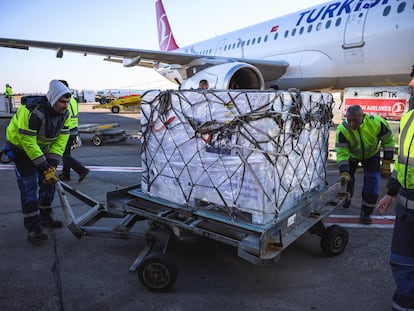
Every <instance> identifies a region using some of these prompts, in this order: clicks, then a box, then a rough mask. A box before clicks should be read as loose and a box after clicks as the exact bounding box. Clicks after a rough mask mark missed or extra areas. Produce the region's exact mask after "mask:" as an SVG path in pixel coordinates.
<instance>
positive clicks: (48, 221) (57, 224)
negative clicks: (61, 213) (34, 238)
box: [41, 215, 63, 228]
mask: <svg viewBox="0 0 414 311" xmlns="http://www.w3.org/2000/svg"><path fill="white" fill-rule="evenodd" d="M41 217H42V226H43V227H48V228H62V226H63V223H62V222H61V221H60V220H55V219H53V218H52V216H50V215H42V216H41Z"/></svg>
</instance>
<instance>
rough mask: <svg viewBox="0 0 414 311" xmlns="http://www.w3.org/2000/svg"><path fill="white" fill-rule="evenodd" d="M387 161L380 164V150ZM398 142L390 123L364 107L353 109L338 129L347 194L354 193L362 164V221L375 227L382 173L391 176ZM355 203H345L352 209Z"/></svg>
mask: <svg viewBox="0 0 414 311" xmlns="http://www.w3.org/2000/svg"><path fill="white" fill-rule="evenodd" d="M381 147H382V148H383V160H382V164H381V165H380V148H381ZM394 148H395V139H394V135H393V133H392V131H391V129H390V126H389V124H388V123H387V121H386V120H384V119H383V118H381V117H380V116H378V115H370V114H365V113H363V111H362V108H361V106H358V105H354V106H350V107H349V108H348V109H347V111H346V120H344V121H343V122H342V123H341V124H340V125H338V127H337V129H336V142H335V150H336V158H337V162H338V168H339V172H340V173H341V178H340V181H341V182H342V183H346V184H347V192H348V193H350V195H351V197H352V195H353V194H354V186H355V171H356V169H357V167H358V164H359V163H361V164H362V167H363V168H364V184H363V188H362V206H361V212H360V222H361V223H363V224H371V222H372V219H371V214H372V212H373V210H374V208H375V205H376V203H377V199H378V192H379V179H380V174H381V176H382V177H384V178H388V177H389V176H390V175H391V162H392V160H393V157H394ZM350 204H351V201H350V200H349V201H347V202H346V203H345V204H344V207H345V208H348V207H349V206H350Z"/></svg>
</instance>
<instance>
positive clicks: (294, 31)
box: [292, 28, 296, 37]
mask: <svg viewBox="0 0 414 311" xmlns="http://www.w3.org/2000/svg"><path fill="white" fill-rule="evenodd" d="M295 34H296V28H293V30H292V37H293V36H294V35H295Z"/></svg>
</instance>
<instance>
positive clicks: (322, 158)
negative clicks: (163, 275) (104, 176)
mask: <svg viewBox="0 0 414 311" xmlns="http://www.w3.org/2000/svg"><path fill="white" fill-rule="evenodd" d="M332 105H333V99H332V95H331V94H325V93H316V92H315V93H314V92H293V91H291V92H289V91H198V90H183V91H166V92H159V93H158V94H156V93H154V92H150V93H149V96H146V95H144V96H143V97H142V102H141V108H142V114H141V116H142V117H141V124H142V131H143V145H142V160H143V166H144V173H143V180H142V189H143V191H144V192H146V193H148V194H149V195H152V196H155V197H160V198H163V199H166V200H170V201H172V202H176V203H178V204H182V205H185V206H188V207H189V208H209V209H212V210H216V211H220V212H225V213H228V214H229V215H231V216H232V217H240V219H246V215H247V219H248V221H251V222H252V223H255V224H264V223H267V222H269V221H272V220H274V219H276V218H277V216H278V215H280V214H281V213H283V212H284V211H288V210H289V209H290V208H294V207H295V206H296V205H297V203H298V202H299V201H300V200H303V198H304V196H306V193H308V192H309V191H311V190H313V189H315V188H318V187H321V186H323V185H324V184H325V177H326V159H327V153H328V150H327V146H328V135H329V124H330V122H331V119H332ZM238 215H242V216H238Z"/></svg>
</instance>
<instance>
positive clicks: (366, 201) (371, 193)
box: [347, 154, 380, 214]
mask: <svg viewBox="0 0 414 311" xmlns="http://www.w3.org/2000/svg"><path fill="white" fill-rule="evenodd" d="M359 163H361V165H362V167H363V169H364V185H363V187H362V206H361V210H362V211H364V212H366V213H369V214H371V213H372V211H373V210H374V207H375V205H376V203H377V200H378V192H379V181H380V173H379V168H380V157H379V154H376V155H375V156H373V157H372V158H369V159H366V160H362V161H360V160H356V159H352V158H350V159H349V170H350V172H349V173H350V175H351V177H352V180H351V182H350V183H348V186H347V191H348V192H349V193H350V194H351V196H352V195H353V194H354V191H355V171H356V169H357V168H358V164H359Z"/></svg>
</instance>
